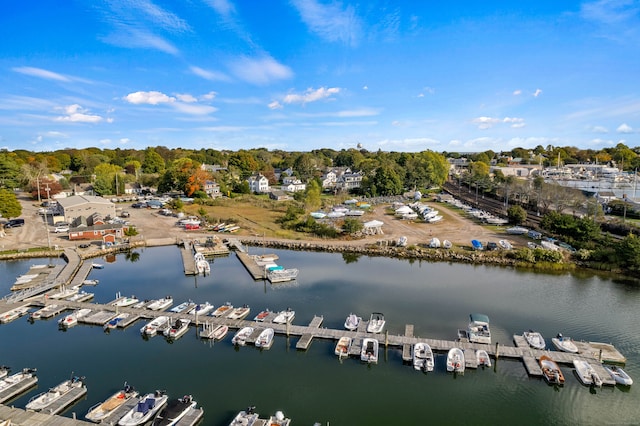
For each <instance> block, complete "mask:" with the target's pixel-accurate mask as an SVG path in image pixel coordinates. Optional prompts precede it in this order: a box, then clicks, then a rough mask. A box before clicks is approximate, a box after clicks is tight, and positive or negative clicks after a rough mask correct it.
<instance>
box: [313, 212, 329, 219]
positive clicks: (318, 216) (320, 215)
mask: <svg viewBox="0 0 640 426" xmlns="http://www.w3.org/2000/svg"><path fill="white" fill-rule="evenodd" d="M309 216H311V217H312V218H314V219H324V218H325V217H327V214H326V213H325V212H320V211H318V212H311V213H309Z"/></svg>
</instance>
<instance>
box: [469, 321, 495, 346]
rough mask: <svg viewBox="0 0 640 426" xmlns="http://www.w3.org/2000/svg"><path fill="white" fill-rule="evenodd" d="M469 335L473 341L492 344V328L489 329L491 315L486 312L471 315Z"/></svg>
mask: <svg viewBox="0 0 640 426" xmlns="http://www.w3.org/2000/svg"><path fill="white" fill-rule="evenodd" d="M467 335H468V338H469V341H470V342H471V343H486V344H491V330H490V329H489V317H488V316H486V315H484V314H471V315H469V325H468V326H467Z"/></svg>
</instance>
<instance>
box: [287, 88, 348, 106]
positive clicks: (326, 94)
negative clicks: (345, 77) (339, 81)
mask: <svg viewBox="0 0 640 426" xmlns="http://www.w3.org/2000/svg"><path fill="white" fill-rule="evenodd" d="M338 93H340V88H338V87H329V88H326V87H320V88H318V89H312V88H309V89H307V90H306V91H305V92H304V93H302V94H296V93H290V94H288V95H286V96H285V97H284V98H283V99H282V102H284V103H285V104H306V103H309V102H316V101H319V100H321V99H326V98H330V97H331V96H332V95H336V94H338Z"/></svg>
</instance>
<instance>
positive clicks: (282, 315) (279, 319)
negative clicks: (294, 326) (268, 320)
mask: <svg viewBox="0 0 640 426" xmlns="http://www.w3.org/2000/svg"><path fill="white" fill-rule="evenodd" d="M295 316H296V311H294V310H293V309H291V308H287V310H286V311H280V312H279V313H278V315H277V316H276V317H275V318H274V319H273V322H274V323H276V324H286V323H290V322H291V321H293V318H294V317H295Z"/></svg>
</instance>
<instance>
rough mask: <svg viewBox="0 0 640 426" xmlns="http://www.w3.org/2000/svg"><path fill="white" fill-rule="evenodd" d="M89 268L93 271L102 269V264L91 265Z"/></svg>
mask: <svg viewBox="0 0 640 426" xmlns="http://www.w3.org/2000/svg"><path fill="white" fill-rule="evenodd" d="M91 267H93V269H104V265H103V264H102V263H92V264H91Z"/></svg>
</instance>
